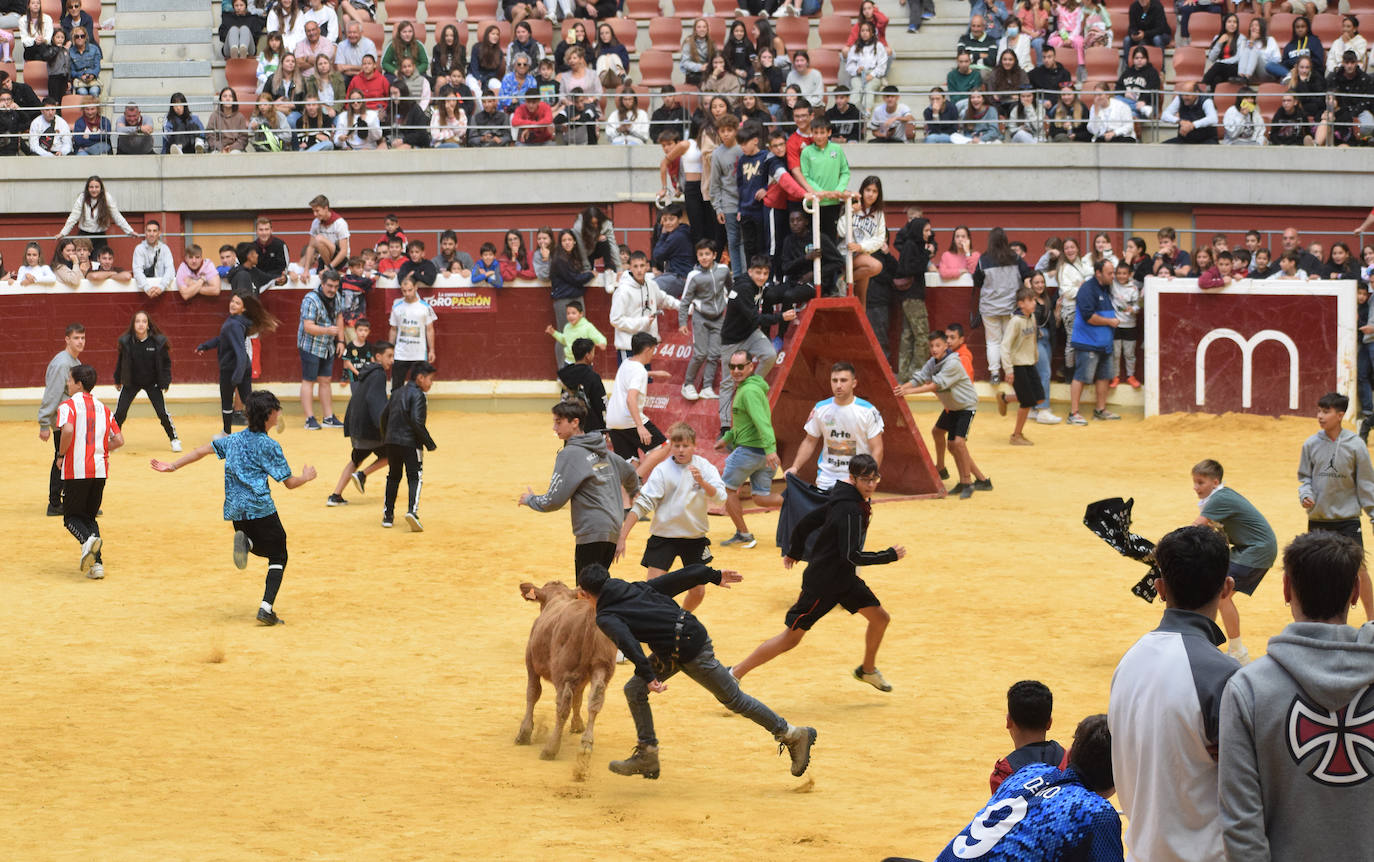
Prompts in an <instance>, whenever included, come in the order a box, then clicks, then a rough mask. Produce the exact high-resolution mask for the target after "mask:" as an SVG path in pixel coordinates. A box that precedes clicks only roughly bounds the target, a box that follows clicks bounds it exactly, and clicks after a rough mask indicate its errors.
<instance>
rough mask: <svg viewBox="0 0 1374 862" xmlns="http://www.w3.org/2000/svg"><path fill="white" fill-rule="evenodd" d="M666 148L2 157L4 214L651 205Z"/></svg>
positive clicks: (1235, 174) (1041, 169) (1250, 159)
mask: <svg viewBox="0 0 1374 862" xmlns="http://www.w3.org/2000/svg"><path fill="white" fill-rule="evenodd" d="M846 152H847V154H848V156H849V161H850V165H851V175H852V176H853V177H854V183H855V185H857V183H858V180H859V179H860V178H862V177H863V176H864V175H865V174H869V173H876V174H878V175H880V176H882V178H883V182H884V184H885V186H886V191H887V197H888V198H889V199H890V200H912V201H943V202H987V203H997V202H1007V201H1010V202H1031V201H1036V202H1050V203H1067V204H1079V203H1082V202H1094V201H1101V202H1109V203H1113V204H1116V203H1121V204H1131V203H1136V204H1151V205H1161V204H1172V205H1177V204H1179V203H1181V202H1182V203H1199V204H1202V203H1208V204H1230V205H1243V206H1251V205H1266V206H1308V207H1333V206H1336V207H1346V206H1351V207H1353V206H1365V207H1367V206H1369V204H1370V200H1369V196H1368V191H1367V188H1366V185H1365V183H1364V179H1365V177H1367V176H1368V175H1369V174H1370V173H1371V172H1374V151H1370V150H1364V149H1353V150H1313V149H1296V148H1287V147H1258V148H1255V147H1247V148H1231V147H1222V146H1208V147H1201V146H1195V147H1169V146H1163V145H1142V146H1134V147H1108V146H1094V145H1087V144H1080V145H1058V144H1041V145H1034V146H1016V145H992V146H973V145H969V146H962V147H961V146H955V145H910V146H882V145H873V144H869V145H852V146H849V147H847V148H846ZM661 157H662V153H661V151H660V150H659V148H658V147H652V146H642V147H609V146H606V147H541V148H520V149H503V150H419V151H406V152H399V151H398V152H370V153H362V152H359V153H308V154H307V153H275V154H266V153H262V154H245V155H239V156H218V155H205V156H169V157H161V156H101V157H99V158H94V159H75V158H73V159H35V158H26V159H4V160H0V180H3V181H0V212H6V213H32V214H39V213H57V212H64V213H65V212H66V211H67V210H68V209H70V206H71V201H72V200H73V199H74V198H75V197H76V195H77V194H78V192H79V191H80V189H81V184H82V181H83V180H84V179H85V177H86V175H87V174H88V173H99V174H100V175H101V176H103V177H105V178H106V179H107V180H108V181H109V182H110V186H111V189H112V190H114V191H115V193H116V194H117V195H118V200H119V203H120V206H121V207H123V208H125V209H127V210H130V211H132V212H207V211H214V210H244V211H253V212H257V211H262V210H287V209H298V208H304V207H305V205H306V203H307V202H308V201H309V200H310V198H312V197H314V196H315V195H317V194H320V193H323V194H326V195H328V196H329V198H330V199H331V201H332V202H334V203H335V204H336V205H337V206H338V207H339V208H340V209H344V210H347V209H350V208H357V207H384V208H395V207H404V206H414V207H460V206H471V205H478V204H492V203H507V202H509V203H539V204H579V203H586V202H592V201H596V202H606V203H610V202H615V201H623V200H639V201H646V202H647V201H649V200H651V199H652V198H653V196H654V194H655V193H656V192H657V191H658V188H659V180H658V163H659V160H660V159H661Z"/></svg>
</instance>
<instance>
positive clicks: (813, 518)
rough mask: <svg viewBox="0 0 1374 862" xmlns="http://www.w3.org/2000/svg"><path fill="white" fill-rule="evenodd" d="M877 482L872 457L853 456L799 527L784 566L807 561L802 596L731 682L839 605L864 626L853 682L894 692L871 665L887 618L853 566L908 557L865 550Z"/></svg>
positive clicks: (896, 551) (902, 551)
mask: <svg viewBox="0 0 1374 862" xmlns="http://www.w3.org/2000/svg"><path fill="white" fill-rule="evenodd" d="M881 478H882V476H881V475H880V474H879V473H878V462H877V461H875V460H873V456H872V455H855V456H854V457H853V458H850V459H849V478H848V480H841V481H839V482H836V483H835V485H834V487H833V488H831V489H830V502H829V503H827V504H826V505H824V506H822V507H820V508H818V509H816V510H814V511H812V512H811V513H809V514H808V515H807V516H806V517H804V518H802V519H801V520H800V521H798V522H797V526H796V528H795V529H793V530H792V538H791V540H790V541H789V542H788V543H787V555H786V556H784V557H783V558H782V564H783V567H784V568H788V569H790V568H792V566H793V565H795V564H796V562H797V560H800V559H804V558H807V557H809V558H810V562H809V563H808V565H807V567H806V571H805V572H803V573H802V588H801V594H800V595H799V596H797V601H796V603H795V604H793V605H792V607H791V608H789V609H788V611H787V628H786V630H784V631H783V632H782V634H779V635H775V636H773V637H771V638H769V639H768V640H766V641H764V642H763V643H761V644H759V645H758V648H756V649H755V650H754V652H753V653H752V654H750V656H749V657H748V658H746V659H745V660H744V661H742V662H740V663H739V664H737V665H735V666H734V667H732V668H731V669H730V673H731V674H733V675H734V677H735V679H743V678H744V675H745V674H746V673H748V672H749V671H751V670H753V669H754V668H756V667H758V666H759V665H761V664H763V663H764V662H766V661H768V660H769V659H772V658H776V657H777V656H780V655H782V654H783V653H785V652H787V651H788V650H790V649H791V648H792V647H794V646H796V645H797V644H799V643H801V641H802V637H804V636H805V635H806V633H807V632H808V631H809V630H810V629H811V627H812V626H813V625H815V624H816V621H817V620H819V619H820V618H821V617H823V616H825V615H826V614H828V613H830V610H831V609H832V608H834V607H835V605H839V606H840V607H842V608H844V609H845V610H847V611H849V612H850V613H851V614H854V613H858V614H863V616H864V619H866V620H868V631H867V632H866V633H865V634H864V660H863V664H861V665H859V666H858V667H856V668H854V678H855V679H857V680H858V681H859V682H866V683H868V684H869V685H871V686H873V687H874V688H876V689H878V690H879V691H892V686H890V685H888V684H887V680H885V679H883V675H882V674H881V673H879V672H878V667H877V665H875V664H874V661H875V660H876V658H877V655H878V647H879V646H880V645H881V644H882V642H883V633H884V632H885V631H886V630H887V624H888V622H889V621H890V620H891V617H890V616H889V615H888V613H887V611H885V610H883V607H882V605H881V604H879V603H878V598H877V596H875V595H873V591H872V590H870V589H869V588H868V584H866V583H864V580H863V578H861V577H859V575H858V572H857V570H856V567H857V566H874V565H880V564H883V563H895V562H897V561H898V560H900V559H901V558H902V557H905V556H906V548H904V547H902V546H901V545H897V546H895V547H891V548H888V549H887V550H885V551H865V550H864V549H863V548H864V537H865V535H866V534H867V533H868V521H869V518H870V516H871V512H872V508H871V505H870V503H869V499H870V498H871V497H872V496H873V491H874V490H875V489H876V488H877V487H878V480H879V479H881ZM812 533H815V534H816V539H815V545H814V546H813V547H812V548H811V551H810V553H809V554H808V553H807V551H806V542H807V539H808V538H809V537H810V536H811V534H812Z"/></svg>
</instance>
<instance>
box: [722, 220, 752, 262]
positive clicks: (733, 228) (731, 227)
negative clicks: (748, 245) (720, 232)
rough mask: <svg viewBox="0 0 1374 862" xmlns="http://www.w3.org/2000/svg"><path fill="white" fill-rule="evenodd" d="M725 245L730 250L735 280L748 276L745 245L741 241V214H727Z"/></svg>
mask: <svg viewBox="0 0 1374 862" xmlns="http://www.w3.org/2000/svg"><path fill="white" fill-rule="evenodd" d="M725 245H726V247H727V248H729V249H730V274H731V275H733V276H734V277H735V278H739V277H740V276H742V275H746V274H748V272H749V266H748V263H747V262H746V261H745V259H744V243H743V242H741V241H740V232H739V213H725Z"/></svg>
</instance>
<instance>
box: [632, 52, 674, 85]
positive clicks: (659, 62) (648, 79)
mask: <svg viewBox="0 0 1374 862" xmlns="http://www.w3.org/2000/svg"><path fill="white" fill-rule="evenodd" d="M638 61H639V82H640V83H641V84H643V85H644V86H646V87H662V86H663V85H664V84H671V83H673V69H674V68H675V67H676V64H675V63H674V62H673V55H672V54H670V53H669V52H667V51H652V50H651V51H641V52H639V58H638Z"/></svg>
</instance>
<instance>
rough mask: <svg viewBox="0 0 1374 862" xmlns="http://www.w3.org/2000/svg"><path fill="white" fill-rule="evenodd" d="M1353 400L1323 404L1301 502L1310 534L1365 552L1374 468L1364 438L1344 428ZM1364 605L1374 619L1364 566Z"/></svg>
mask: <svg viewBox="0 0 1374 862" xmlns="http://www.w3.org/2000/svg"><path fill="white" fill-rule="evenodd" d="M1349 407H1350V399H1349V398H1347V397H1345V396H1344V395H1341V394H1340V393H1339V392H1328V393H1327V394H1325V395H1323V396H1322V397H1321V398H1320V399H1318V401H1317V424H1318V425H1320V426H1321V429H1322V430H1321V431H1318V432H1317V433H1316V434H1313V435H1312V436H1311V437H1308V438H1307V442H1306V443H1303V444H1302V457H1301V459H1300V460H1299V461H1298V500H1299V501H1300V502H1301V503H1302V507H1303V508H1304V509H1306V510H1307V529H1308V530H1309V531H1311V530H1329V531H1331V532H1335V533H1340V534H1341V535H1343V536H1349V537H1350V538H1351V539H1354V540H1355V541H1356V542H1358V543H1359V544H1360V547H1364V537H1363V535H1362V534H1361V531H1360V510H1361V509H1363V510H1364V511H1365V512H1367V513H1369V515H1370V517H1371V518H1372V519H1374V465H1371V464H1370V462H1369V448H1368V447H1367V446H1366V445H1365V443H1364V441H1363V440H1361V439H1360V438H1359V435H1357V434H1355V432H1353V431H1347V430H1345V429H1344V428H1342V427H1341V419H1342V418H1343V417H1344V416H1345V411H1346V409H1347V408H1349ZM1360 603H1361V604H1363V605H1364V615H1365V617H1366V618H1367V619H1371V620H1374V587H1371V585H1370V581H1369V570H1368V569H1367V568H1365V566H1363V565H1361V566H1360Z"/></svg>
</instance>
